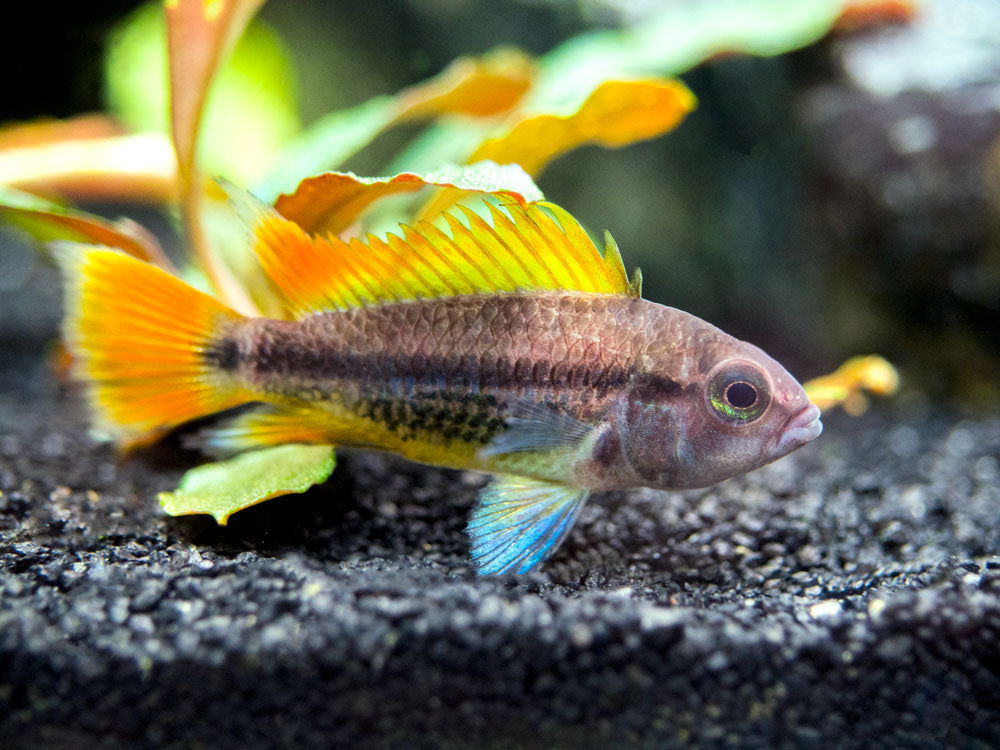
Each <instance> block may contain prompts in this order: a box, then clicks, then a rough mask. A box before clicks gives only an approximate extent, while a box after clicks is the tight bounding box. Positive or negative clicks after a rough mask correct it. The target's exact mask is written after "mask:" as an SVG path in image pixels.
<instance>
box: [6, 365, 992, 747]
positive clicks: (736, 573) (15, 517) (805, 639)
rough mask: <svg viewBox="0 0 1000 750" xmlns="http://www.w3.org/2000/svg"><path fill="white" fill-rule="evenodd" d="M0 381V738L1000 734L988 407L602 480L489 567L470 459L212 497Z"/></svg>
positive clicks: (926, 738)
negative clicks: (733, 472) (478, 529)
mask: <svg viewBox="0 0 1000 750" xmlns="http://www.w3.org/2000/svg"><path fill="white" fill-rule="evenodd" d="M3 365H4V366H3V368H2V369H3V370H4V372H3V373H2V376H0V381H2V382H3V383H4V385H5V390H4V391H3V394H2V396H0V490H2V493H3V494H2V496H0V746H2V747H4V748H29V747H39V746H42V745H44V746H46V747H74V748H77V747H102V748H103V747H108V748H111V747H114V748H117V747H153V746H156V747H179V748H180V747H183V748H188V747H194V746H204V747H247V746H254V747H257V746H260V747H271V746H285V747H335V746H347V745H351V746H354V747H399V748H420V747H456V748H465V747H487V748H504V747H546V748H549V747H567V748H568V747H594V748H598V747H600V748H608V747H611V748H613V747H629V748H632V747H639V748H642V747H658V748H659V747H680V746H686V745H696V746H703V747H729V746H735V747H762V748H763V747H830V746H838V747H875V746H877V747H893V746H896V747H914V748H916V747H920V748H928V747H931V748H933V747H991V746H997V745H1000V641H998V638H1000V518H998V516H1000V514H998V510H1000V489H998V475H1000V463H998V457H1000V419H997V418H989V419H984V420H981V421H959V420H956V419H955V418H953V417H950V416H948V415H947V414H944V413H935V412H932V411H931V412H928V411H919V410H911V412H910V414H909V416H905V417H900V416H898V415H897V416H890V415H888V414H886V413H879V412H875V413H871V414H869V415H867V416H865V417H863V418H860V419H853V420H852V419H848V418H843V417H841V418H838V417H836V416H834V417H833V418H831V419H828V420H827V421H828V428H827V432H826V434H824V435H823V437H822V438H821V439H820V440H819V441H817V442H816V443H814V444H812V445H811V446H808V447H807V448H805V449H803V450H801V451H800V452H798V453H797V454H795V455H793V456H791V457H789V458H788V459H785V460H783V461H781V462H779V463H778V464H775V465H773V466H771V467H768V468H765V469H763V470H761V471H758V472H756V473H754V474H752V475H750V476H748V477H744V478H741V479H738V480H735V481H730V482H727V483H724V484H722V485H719V486H717V487H715V488H712V489H709V490H704V491H698V492H686V493H658V492H634V493H628V494H624V493H618V494H609V495H605V496H603V497H600V498H598V499H597V501H595V502H592V503H591V504H590V505H589V506H588V507H587V509H586V510H585V511H584V513H583V517H582V519H581V521H580V523H579V525H578V527H577V529H576V530H575V531H574V533H573V534H572V536H571V537H570V539H569V541H568V542H567V543H566V545H565V546H564V547H563V549H562V550H561V551H560V552H559V553H558V554H557V556H556V557H555V559H554V560H552V561H551V562H550V563H549V564H547V565H546V566H545V567H544V569H543V571H542V572H541V573H538V574H533V575H529V576H522V577H508V578H477V577H476V576H475V575H474V574H473V573H472V571H471V569H470V566H469V564H468V549H467V542H466V539H465V537H464V535H463V532H462V529H463V526H464V524H465V519H466V516H467V514H468V511H469V508H470V506H471V504H472V501H473V497H474V494H475V492H476V490H477V488H478V487H479V486H480V485H481V484H482V480H481V479H480V478H478V477H475V476H472V475H463V474H459V473H455V472H448V471H443V470H434V469H425V468H420V467H416V466H413V465H410V464H406V463H404V462H401V461H396V460H393V459H391V458H383V457H377V456H372V455H366V454H352V455H346V456H344V457H342V459H341V463H340V466H339V467H338V469H337V471H336V472H335V474H334V478H332V479H331V481H330V482H329V483H328V484H327V485H325V486H324V487H321V488H316V489H314V490H312V491H310V492H309V493H307V494H305V495H303V496H296V497H289V498H282V499H279V500H274V501H271V502H269V503H265V504H264V505H261V506H259V507H257V508H253V509H250V510H248V511H244V512H242V513H240V514H238V515H237V516H235V517H234V518H233V519H232V521H231V524H230V526H229V527H227V528H224V529H223V528H218V527H216V526H215V525H214V523H213V522H212V521H211V520H208V519H205V518H184V519H170V518H167V517H165V516H163V515H162V514H161V513H160V512H159V510H158V507H157V504H156V500H155V492H156V491H157V490H161V489H168V488H171V487H172V486H173V484H174V483H175V482H176V481H177V479H178V477H179V476H180V474H181V473H182V471H183V469H184V468H185V467H186V466H187V465H189V464H190V462H191V460H192V456H191V455H189V454H185V453H183V452H182V451H180V450H179V449H178V448H176V447H175V446H172V445H167V446H164V447H163V448H161V449H158V450H155V451H149V452H148V453H146V454H143V455H139V456H136V457H134V458H132V459H130V460H128V461H121V460H119V459H116V457H115V455H114V454H113V452H112V451H111V450H110V449H109V448H107V447H102V446H99V445H95V444H93V443H91V442H89V441H88V439H87V437H86V431H85V428H84V426H83V422H82V419H81V416H80V413H79V407H78V398H77V396H76V394H73V393H71V392H63V391H64V388H63V387H61V386H59V385H58V384H57V383H56V381H55V380H54V379H53V378H52V377H51V376H50V375H49V374H48V371H47V369H46V368H45V367H44V366H43V364H42V363H41V361H40V360H39V358H38V357H37V356H30V355H23V356H22V355H16V354H15V355H13V356H9V357H7V358H6V359H5V360H4V363H3Z"/></svg>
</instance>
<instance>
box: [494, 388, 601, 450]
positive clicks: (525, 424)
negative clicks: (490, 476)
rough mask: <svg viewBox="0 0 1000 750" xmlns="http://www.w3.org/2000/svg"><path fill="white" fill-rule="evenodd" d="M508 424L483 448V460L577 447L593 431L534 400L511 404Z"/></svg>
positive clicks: (587, 426)
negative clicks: (506, 455) (498, 456)
mask: <svg viewBox="0 0 1000 750" xmlns="http://www.w3.org/2000/svg"><path fill="white" fill-rule="evenodd" d="M506 422H507V428H506V429H505V430H504V431H503V432H501V433H500V434H499V435H497V436H496V437H495V438H493V440H491V441H490V442H489V443H488V444H487V445H485V446H484V447H483V448H481V449H480V451H479V455H480V456H481V457H483V458H488V457H490V456H497V455H500V454H503V453H517V452H519V451H537V450H552V449H555V448H565V447H570V446H575V445H579V444H580V443H582V442H583V441H584V440H585V439H586V438H587V436H588V435H590V433H591V432H592V431H593V429H594V428H593V426H592V425H589V424H587V423H586V422H581V421H580V420H579V419H577V418H576V417H573V416H571V415H569V414H564V413H562V412H558V411H556V410H555V409H553V408H552V407H550V406H547V405H545V404H538V403H534V402H531V401H515V402H514V403H512V404H511V405H510V408H509V410H508V412H507V415H506Z"/></svg>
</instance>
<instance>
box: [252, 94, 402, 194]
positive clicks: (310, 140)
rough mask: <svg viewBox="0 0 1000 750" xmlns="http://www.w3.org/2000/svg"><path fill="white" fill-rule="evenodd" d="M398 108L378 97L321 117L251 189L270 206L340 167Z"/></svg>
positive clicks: (389, 119)
mask: <svg viewBox="0 0 1000 750" xmlns="http://www.w3.org/2000/svg"><path fill="white" fill-rule="evenodd" d="M398 109H399V107H398V104H397V101H396V99H395V97H391V96H377V97H375V98H374V99H369V100H368V101H367V102H365V103H364V104H359V105H358V106H357V107H351V108H350V109H344V110H340V111H337V112H331V113H330V114H328V115H326V116H325V117H322V118H320V119H319V120H317V121H316V122H315V123H313V124H312V125H311V126H310V127H309V129H308V130H307V131H305V132H304V133H303V134H302V135H300V136H299V137H298V138H296V139H295V140H294V141H293V142H292V143H291V144H290V145H289V146H288V147H286V148H285V149H284V150H283V151H282V152H281V153H279V154H278V156H277V157H276V158H275V160H274V168H273V169H272V170H271V172H270V173H269V174H268V175H267V177H266V178H265V179H264V181H263V182H261V183H259V184H258V185H257V186H256V187H255V188H254V190H253V192H254V195H256V196H257V197H258V198H260V199H261V200H263V201H266V202H268V203H273V202H274V201H275V200H276V199H277V197H278V196H279V195H281V194H282V193H290V192H292V191H293V190H295V188H296V186H297V185H298V184H299V183H300V182H301V181H302V180H303V179H305V178H306V177H308V176H310V175H313V174H316V173H317V172H322V171H324V170H326V169H333V168H334V167H337V166H339V165H340V164H342V163H343V162H344V161H345V160H346V159H347V158H348V157H349V156H351V155H353V154H354V153H355V152H356V151H360V150H361V149H362V148H364V147H365V146H366V145H367V144H368V143H369V142H370V141H371V140H372V139H373V138H375V136H376V135H378V134H379V133H380V132H382V130H384V129H385V128H386V127H388V126H389V124H390V123H391V122H392V121H393V119H395V117H396V112H397V111H398Z"/></svg>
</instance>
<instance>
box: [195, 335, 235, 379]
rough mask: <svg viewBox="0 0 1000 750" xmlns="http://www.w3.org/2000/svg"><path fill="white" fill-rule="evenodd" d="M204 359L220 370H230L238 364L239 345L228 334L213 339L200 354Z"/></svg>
mask: <svg viewBox="0 0 1000 750" xmlns="http://www.w3.org/2000/svg"><path fill="white" fill-rule="evenodd" d="M202 356H204V358H205V361H206V362H208V363H210V364H212V365H215V366H216V367H218V368H219V369H220V370H225V371H226V372H232V371H234V370H236V369H237V368H238V367H239V366H240V359H241V357H240V347H239V344H238V343H237V342H236V339H233V338H230V337H228V336H226V337H223V338H221V339H219V340H217V341H213V342H212V343H211V344H210V345H209V346H208V348H206V349H205V352H204V354H203V355H202Z"/></svg>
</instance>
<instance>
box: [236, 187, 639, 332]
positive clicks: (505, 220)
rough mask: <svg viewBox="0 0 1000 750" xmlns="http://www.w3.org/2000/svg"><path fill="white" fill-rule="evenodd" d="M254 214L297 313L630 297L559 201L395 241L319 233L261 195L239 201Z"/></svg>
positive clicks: (616, 267)
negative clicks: (502, 299) (481, 297)
mask: <svg viewBox="0 0 1000 750" xmlns="http://www.w3.org/2000/svg"><path fill="white" fill-rule="evenodd" d="M233 198H234V201H235V202H236V203H237V204H238V205H237V208H238V209H245V208H247V207H248V206H249V207H250V208H252V209H253V210H252V211H250V212H247V211H245V210H244V211H242V213H243V215H244V216H249V217H252V218H250V221H251V222H254V223H252V229H253V233H254V236H255V250H256V252H257V256H258V258H259V259H260V262H261V264H262V265H263V267H264V270H265V271H266V272H267V274H268V276H269V277H270V278H271V279H272V280H273V281H274V283H275V284H276V285H277V286H278V287H279V288H280V289H281V291H282V292H283V293H284V295H285V297H286V298H287V301H288V304H289V306H290V307H291V309H292V311H293V312H294V314H295V315H296V316H305V315H309V314H312V313H314V312H317V311H324V310H335V309H347V308H351V307H359V306H364V305H376V304H385V303H392V302H402V301H407V300H415V299H431V298H437V297H452V296H455V295H460V294H487V293H500V292H513V291H542V290H557V289H565V290H575V291H581V292H591V293H595V294H628V293H629V284H628V279H627V278H626V275H625V269H624V268H623V267H622V264H621V257H620V256H619V255H618V254H617V253H612V254H611V255H610V256H605V257H602V256H601V253H600V252H599V251H598V249H597V248H596V247H595V246H594V243H593V242H591V240H590V238H589V237H588V236H587V233H586V232H585V231H584V230H583V228H582V227H581V226H580V225H579V223H577V221H576V220H575V219H574V218H573V217H572V216H570V214H569V213H567V212H566V211H565V210H563V209H561V208H559V207H558V206H555V205H553V204H551V203H529V204H526V205H525V206H519V205H507V206H504V208H503V209H500V208H497V207H496V206H494V205H489V211H490V216H491V220H492V223H490V222H489V221H487V220H486V219H484V218H482V217H481V216H479V215H478V214H476V213H475V212H473V211H471V210H470V209H468V208H465V207H462V208H461V211H462V213H463V214H464V218H465V221H464V222H463V221H462V220H460V219H459V218H458V217H457V216H456V215H454V214H445V216H444V218H445V221H446V222H447V224H448V231H443V230H442V229H440V228H438V227H436V226H434V225H433V224H430V223H428V222H425V221H421V222H418V223H417V225H416V226H415V227H410V226H406V225H402V226H401V227H400V234H399V235H397V234H390V235H388V237H387V238H386V239H385V240H382V239H380V238H378V237H375V236H374V235H368V236H367V237H366V238H365V239H364V240H359V239H352V240H350V241H349V242H345V241H344V240H342V239H340V238H339V237H336V236H332V235H331V236H326V237H314V236H311V235H309V234H307V233H306V232H305V231H303V230H302V229H301V228H300V227H299V226H298V225H296V224H294V223H293V222H291V221H289V220H287V219H285V218H283V217H282V216H281V215H280V214H278V213H277V212H276V211H274V210H272V209H271V208H270V207H267V206H265V205H264V204H261V203H259V202H257V201H254V200H253V199H252V198H251V197H249V196H246V200H241V196H238V195H233Z"/></svg>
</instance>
